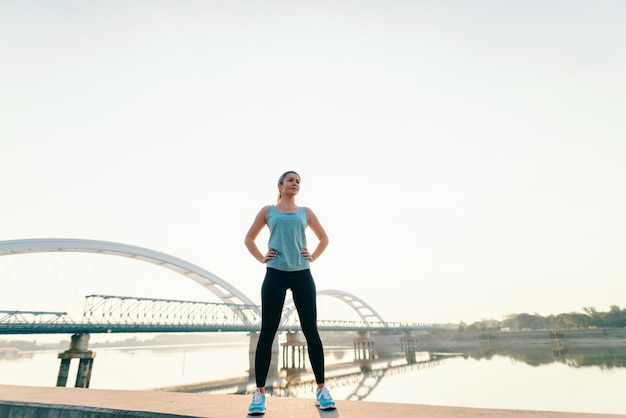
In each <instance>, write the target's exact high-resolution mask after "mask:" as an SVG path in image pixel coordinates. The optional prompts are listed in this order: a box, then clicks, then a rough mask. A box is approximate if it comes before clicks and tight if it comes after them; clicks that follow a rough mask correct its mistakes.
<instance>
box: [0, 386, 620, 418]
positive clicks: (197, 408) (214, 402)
mask: <svg viewBox="0 0 626 418" xmlns="http://www.w3.org/2000/svg"><path fill="white" fill-rule="evenodd" d="M250 399H251V397H250V396H242V395H211V394H197V393H178V392H157V391H130V390H102V389H79V388H63V387H32V386H8V385H0V417H1V418H31V417H32V418H35V417H36V418H105V417H106V418H111V417H130V416H132V417H146V418H174V417H178V418H181V417H210V418H232V417H236V418H246V417H248V415H247V409H248V404H249V401H250ZM313 402H314V401H313V400H312V399H296V398H278V397H268V399H267V408H268V410H267V413H266V414H265V418H309V417H312V418H339V417H341V418H353V417H355V418H356V417H359V418H363V417H375V418H404V417H432V418H441V417H499V418H500V417H501V418H508V417H516V418H534V417H555V418H573V417H596V418H597V417H617V416H626V415H602V414H577V413H566V412H546V411H525V410H502V409H482V408H458V407H442V406H428V405H413V404H396V403H382V402H366V401H338V402H337V409H336V410H334V411H319V410H318V409H317V408H315V406H314V404H313Z"/></svg>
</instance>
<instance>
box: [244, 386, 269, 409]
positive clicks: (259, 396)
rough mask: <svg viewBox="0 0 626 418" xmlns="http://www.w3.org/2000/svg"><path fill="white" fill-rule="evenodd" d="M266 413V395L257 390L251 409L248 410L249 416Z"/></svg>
mask: <svg viewBox="0 0 626 418" xmlns="http://www.w3.org/2000/svg"><path fill="white" fill-rule="evenodd" d="M264 413H265V394H263V393H261V391H260V390H258V389H257V390H256V392H255V394H254V395H253V396H252V402H251V403H250V408H248V414H249V415H263V414H264Z"/></svg>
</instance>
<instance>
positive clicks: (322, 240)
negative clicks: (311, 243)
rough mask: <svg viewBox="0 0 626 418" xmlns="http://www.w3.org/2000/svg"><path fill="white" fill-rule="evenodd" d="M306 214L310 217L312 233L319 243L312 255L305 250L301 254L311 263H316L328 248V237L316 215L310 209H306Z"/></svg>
mask: <svg viewBox="0 0 626 418" xmlns="http://www.w3.org/2000/svg"><path fill="white" fill-rule="evenodd" d="M306 212H307V215H308V217H309V228H311V231H313V233H314V234H315V236H316V237H317V239H318V240H319V242H318V243H317V247H315V250H314V251H313V252H312V253H310V252H309V250H308V249H306V248H303V249H302V252H301V254H302V256H303V257H304V258H306V259H308V260H309V261H315V260H317V259H318V258H319V256H320V255H322V253H323V252H324V250H325V249H326V247H328V242H329V241H328V235H327V234H326V231H325V230H324V227H322V224H321V223H320V221H319V219H317V216H316V215H315V213H313V211H312V210H311V209H309V208H306Z"/></svg>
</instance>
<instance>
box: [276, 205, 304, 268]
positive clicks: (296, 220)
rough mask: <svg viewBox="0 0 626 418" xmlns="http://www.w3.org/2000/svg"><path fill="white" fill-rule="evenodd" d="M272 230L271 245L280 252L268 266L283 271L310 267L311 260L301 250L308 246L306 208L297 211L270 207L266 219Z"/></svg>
mask: <svg viewBox="0 0 626 418" xmlns="http://www.w3.org/2000/svg"><path fill="white" fill-rule="evenodd" d="M265 222H266V223H267V226H268V228H269V230H270V239H269V244H268V245H269V247H270V248H272V249H273V250H275V251H277V252H278V255H277V256H276V257H274V259H273V260H269V261H268V262H267V266H268V267H271V268H274V269H277V270H282V271H300V270H306V269H308V268H309V260H307V259H306V258H304V257H302V255H301V254H300V251H301V250H302V248H304V247H306V234H305V232H304V231H305V230H306V228H307V226H308V225H309V216H308V215H307V213H306V208H300V209H298V211H297V212H280V211H279V210H278V209H276V207H275V206H274V205H272V206H270V207H269V211H268V213H267V219H266V220H265Z"/></svg>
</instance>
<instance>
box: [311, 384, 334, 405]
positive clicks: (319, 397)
mask: <svg viewBox="0 0 626 418" xmlns="http://www.w3.org/2000/svg"><path fill="white" fill-rule="evenodd" d="M315 406H318V407H319V408H320V409H335V407H336V406H335V401H333V397H332V396H330V392H329V391H328V389H326V386H324V387H323V388H321V389H318V390H317V394H316V395H315Z"/></svg>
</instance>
